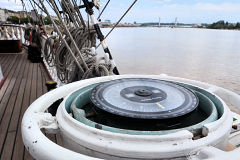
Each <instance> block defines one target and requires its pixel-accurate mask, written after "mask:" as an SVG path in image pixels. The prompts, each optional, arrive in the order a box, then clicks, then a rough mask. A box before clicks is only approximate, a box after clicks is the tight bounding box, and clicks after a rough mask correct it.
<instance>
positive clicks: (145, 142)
mask: <svg viewBox="0 0 240 160" xmlns="http://www.w3.org/2000/svg"><path fill="white" fill-rule="evenodd" d="M120 78H153V79H161V80H168V81H174V82H181V83H185V84H189V85H194V86H197V87H199V88H202V89H205V90H207V91H209V92H211V93H212V94H214V93H217V95H216V94H214V95H215V96H216V97H217V98H218V99H219V100H220V101H221V102H222V104H223V107H224V112H223V115H222V116H221V118H220V119H218V120H217V121H215V122H212V123H209V124H206V125H205V126H204V127H203V135H205V137H203V138H201V139H198V140H192V138H193V134H192V133H191V132H189V131H187V130H182V131H179V132H176V133H170V134H167V135H128V134H120V133H112V132H109V131H104V130H99V129H96V128H92V127H90V126H87V125H85V124H82V123H81V122H79V121H77V120H75V119H73V118H72V117H71V116H70V115H69V114H68V113H67V111H66V109H65V105H64V103H65V101H66V99H67V97H68V96H69V95H70V94H71V93H73V92H74V91H76V90H78V89H80V88H83V87H86V86H89V85H91V84H94V83H98V82H105V81H109V80H114V79H120ZM218 95H219V96H220V97H219V96H218ZM63 97H64V98H65V100H64V101H63V102H62V103H61V105H60V106H59V108H58V111H57V115H56V118H55V117H52V118H51V115H49V114H47V113H44V111H45V110H46V109H47V108H48V107H49V106H50V105H51V104H52V103H53V102H55V101H56V100H58V99H60V98H63ZM224 101H227V102H230V103H231V104H232V105H234V106H236V107H237V106H240V96H239V95H237V94H235V93H233V92H231V91H228V90H225V89H223V88H220V87H217V86H213V85H210V84H207V83H202V82H198V81H193V80H188V79H183V78H176V77H170V76H167V75H121V76H108V77H100V78H94V79H88V80H83V81H79V82H74V83H71V84H68V85H65V86H62V87H60V88H58V89H55V90H53V91H51V92H49V93H47V94H45V95H43V96H42V97H40V98H39V99H37V100H36V101H35V102H34V103H33V104H32V105H31V106H30V107H29V109H28V110H27V111H26V113H25V114H24V118H23V121H22V136H23V141H24V144H25V146H26V148H27V149H28V150H29V152H30V154H31V155H32V156H33V157H34V158H36V159H45V160H51V159H95V158H94V157H98V158H104V159H131V160H132V159H162V158H164V159H222V158H224V157H229V156H231V157H232V159H234V158H235V159H240V156H239V155H238V154H237V151H238V149H235V150H234V151H232V152H224V151H222V150H220V149H223V148H224V147H225V145H226V141H227V140H228V136H229V133H230V129H231V126H232V114H231V111H230V110H229V108H228V106H227V105H226V103H225V102H224ZM40 128H45V129H47V130H59V132H60V134H61V136H62V140H63V142H64V147H65V148H64V147H61V146H59V145H57V144H55V143H53V142H51V141H50V140H49V139H47V137H45V135H44V134H43V133H42V132H41V131H40ZM33 142H37V143H33ZM209 146H210V147H209ZM209 151H211V152H209Z"/></svg>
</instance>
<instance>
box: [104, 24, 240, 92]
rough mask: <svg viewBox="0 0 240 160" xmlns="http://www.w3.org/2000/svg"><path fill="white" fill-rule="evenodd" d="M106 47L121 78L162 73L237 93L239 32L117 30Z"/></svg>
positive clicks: (185, 29)
mask: <svg viewBox="0 0 240 160" xmlns="http://www.w3.org/2000/svg"><path fill="white" fill-rule="evenodd" d="M108 31H109V29H103V32H104V33H105V35H106V33H107V32H108ZM107 43H108V45H109V48H110V50H111V52H112V54H113V57H114V59H115V61H116V64H117V66H118V68H119V70H120V73H121V74H132V73H135V74H161V73H165V74H168V75H171V76H178V77H184V78H190V79H195V80H200V81H203V82H208V83H211V84H215V85H218V86H221V87H225V88H227V89H230V90H232V91H235V92H237V93H240V31H233V30H208V29H192V28H175V29H172V28H117V29H116V30H115V31H113V33H112V34H111V35H110V36H109V37H108V39H107ZM101 50H102V49H101Z"/></svg>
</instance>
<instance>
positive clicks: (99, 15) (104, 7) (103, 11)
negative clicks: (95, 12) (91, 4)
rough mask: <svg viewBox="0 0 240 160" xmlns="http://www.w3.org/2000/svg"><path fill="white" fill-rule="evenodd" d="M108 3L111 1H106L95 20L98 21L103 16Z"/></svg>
mask: <svg viewBox="0 0 240 160" xmlns="http://www.w3.org/2000/svg"><path fill="white" fill-rule="evenodd" d="M110 1H111V0H108V1H107V3H106V4H105V6H104V7H103V10H102V11H101V13H100V14H99V16H98V18H97V20H99V19H100V17H101V15H102V14H103V12H104V11H105V9H106V8H107V6H108V4H109V2H110Z"/></svg>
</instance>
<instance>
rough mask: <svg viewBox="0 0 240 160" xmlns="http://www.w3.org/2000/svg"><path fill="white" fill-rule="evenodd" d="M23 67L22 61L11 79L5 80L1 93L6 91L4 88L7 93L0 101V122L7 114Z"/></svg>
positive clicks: (13, 71) (17, 64) (17, 65)
mask: <svg viewBox="0 0 240 160" xmlns="http://www.w3.org/2000/svg"><path fill="white" fill-rule="evenodd" d="M21 59H22V58H21ZM21 65H22V61H21V60H20V61H19V62H17V63H16V65H15V67H16V68H15V70H12V71H11V72H12V73H11V78H8V77H7V79H6V80H5V83H4V84H3V87H2V88H1V91H2V89H4V87H6V92H5V94H3V97H2V100H1V101H0V108H1V109H0V122H1V121H2V118H3V114H4V112H5V109H6V106H7V104H8V100H9V97H10V96H11V93H12V90H13V87H14V85H15V82H16V80H17V76H18V73H19V71H20V67H21ZM5 85H7V86H5ZM14 93H15V92H14ZM0 96H1V92H0ZM0 132H1V131H0Z"/></svg>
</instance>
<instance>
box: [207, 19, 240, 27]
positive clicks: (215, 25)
mask: <svg viewBox="0 0 240 160" xmlns="http://www.w3.org/2000/svg"><path fill="white" fill-rule="evenodd" d="M207 28H209V29H240V22H238V23H236V24H233V23H229V22H225V21H223V20H222V21H218V22H215V23H213V24H210V25H208V26H207Z"/></svg>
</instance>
